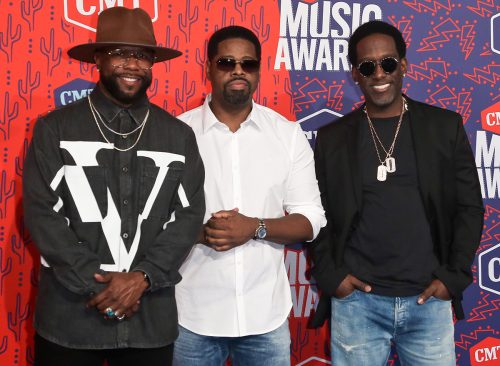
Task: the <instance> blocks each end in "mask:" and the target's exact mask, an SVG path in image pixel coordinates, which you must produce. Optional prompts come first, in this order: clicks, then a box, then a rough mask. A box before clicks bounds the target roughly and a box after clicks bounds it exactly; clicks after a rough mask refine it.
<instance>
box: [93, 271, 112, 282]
mask: <svg viewBox="0 0 500 366" xmlns="http://www.w3.org/2000/svg"><path fill="white" fill-rule="evenodd" d="M112 278H113V276H112V275H111V273H104V274H101V273H95V274H94V279H95V280H96V281H97V282H99V283H107V282H109V281H111V279H112Z"/></svg>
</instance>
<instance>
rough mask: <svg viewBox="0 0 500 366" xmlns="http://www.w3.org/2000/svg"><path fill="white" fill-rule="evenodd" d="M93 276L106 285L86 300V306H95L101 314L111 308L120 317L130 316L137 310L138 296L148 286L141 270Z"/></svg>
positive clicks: (139, 296)
mask: <svg viewBox="0 0 500 366" xmlns="http://www.w3.org/2000/svg"><path fill="white" fill-rule="evenodd" d="M94 278H95V280H96V281H97V282H100V283H106V284H107V286H106V288H104V289H103V290H101V291H100V292H99V293H98V294H96V295H94V296H93V297H92V298H91V299H90V300H89V301H88V302H87V308H90V307H96V308H97V310H99V312H101V313H103V314H106V309H108V308H111V309H112V310H113V311H114V313H115V316H116V317H120V318H121V317H122V316H123V315H124V316H126V317H128V318H130V317H131V316H132V315H133V314H134V313H136V312H137V311H138V310H139V304H140V298H141V296H142V294H143V292H144V290H146V288H147V286H148V283H147V281H145V280H144V275H143V273H142V272H108V273H106V274H98V273H96V274H95V275H94Z"/></svg>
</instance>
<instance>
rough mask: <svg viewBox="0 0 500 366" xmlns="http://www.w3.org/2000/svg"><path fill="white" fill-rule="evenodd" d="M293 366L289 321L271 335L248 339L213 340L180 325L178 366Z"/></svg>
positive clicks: (177, 343) (220, 338)
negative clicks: (228, 361) (228, 360)
mask: <svg viewBox="0 0 500 366" xmlns="http://www.w3.org/2000/svg"><path fill="white" fill-rule="evenodd" d="M228 357H229V358H230V359H231V363H232V365H233V366H290V329H289V328H288V321H286V322H285V323H283V325H281V326H280V327H279V328H278V329H275V330H273V331H271V332H269V333H264V334H256V335H250V336H245V337H210V336H204V335H199V334H196V333H193V332H191V331H189V330H187V329H186V328H183V327H181V326H179V338H177V340H176V341H175V345H174V361H173V365H174V366H200V365H203V366H223V365H224V364H225V362H226V360H227V358H228Z"/></svg>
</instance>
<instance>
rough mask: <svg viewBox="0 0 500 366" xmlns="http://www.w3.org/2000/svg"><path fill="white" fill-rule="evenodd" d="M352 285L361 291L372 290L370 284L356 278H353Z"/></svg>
mask: <svg viewBox="0 0 500 366" xmlns="http://www.w3.org/2000/svg"><path fill="white" fill-rule="evenodd" d="M352 284H353V286H354V287H355V288H356V289H358V290H360V291H363V292H370V291H371V290H372V288H371V286H370V285H369V284H367V283H365V282H363V281H361V280H358V279H357V278H354V279H353V281H352Z"/></svg>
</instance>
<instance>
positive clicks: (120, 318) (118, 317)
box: [115, 314, 125, 320]
mask: <svg viewBox="0 0 500 366" xmlns="http://www.w3.org/2000/svg"><path fill="white" fill-rule="evenodd" d="M115 316H116V315H115ZM116 319H118V320H123V319H125V314H122V315H120V316H116Z"/></svg>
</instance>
